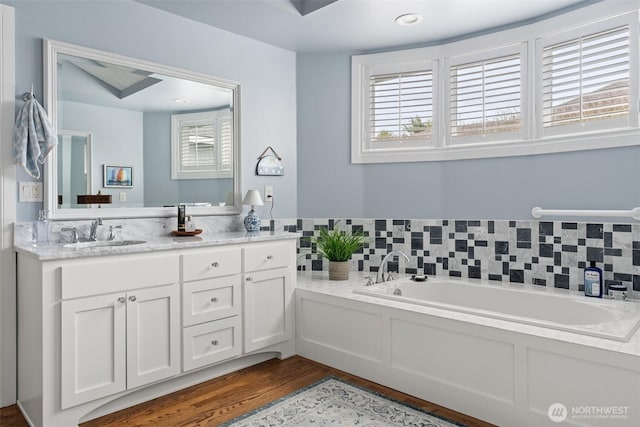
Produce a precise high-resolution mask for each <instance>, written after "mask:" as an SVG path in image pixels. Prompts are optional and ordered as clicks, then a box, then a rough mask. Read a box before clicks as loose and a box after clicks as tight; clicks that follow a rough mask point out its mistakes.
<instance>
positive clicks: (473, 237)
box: [263, 218, 640, 299]
mask: <svg viewBox="0 0 640 427" xmlns="http://www.w3.org/2000/svg"><path fill="white" fill-rule="evenodd" d="M335 226H338V227H340V229H341V230H348V231H362V232H364V233H365V235H367V236H369V242H368V244H367V245H365V247H364V248H363V250H362V251H360V252H359V253H356V254H354V255H353V257H352V259H351V261H350V262H351V269H352V270H354V271H355V270H357V271H367V272H375V271H377V268H378V266H379V264H380V261H381V260H382V258H383V257H384V255H386V254H387V253H388V252H389V251H391V250H401V251H402V252H404V253H406V254H407V255H409V257H410V259H411V262H410V263H408V264H407V265H405V262H404V261H402V262H399V261H398V259H396V260H395V262H392V263H391V264H390V268H391V270H392V271H393V270H396V271H398V270H399V271H401V272H402V273H406V274H416V273H418V274H422V273H423V272H424V273H425V274H428V275H436V276H451V277H464V278H477V279H486V280H495V281H504V282H515V283H527V284H534V285H539V286H553V287H556V288H565V289H571V290H576V291H578V290H579V291H582V290H583V270H584V268H585V267H586V266H588V265H589V261H591V260H594V261H596V265H597V266H598V267H600V268H601V269H602V271H603V273H604V280H605V289H607V288H608V286H609V285H610V284H612V283H622V284H625V285H627V289H629V291H631V292H630V294H631V295H630V297H632V298H636V299H638V298H640V224H612V223H597V222H593V223H591V222H560V221H553V222H551V221H504V220H500V221H493V220H446V219H444V220H443V219H433V220H432V219H428V220H426V219H355V218H354V219H351V218H341V219H318V218H314V219H291V220H274V221H271V222H270V225H269V226H268V227H263V229H264V230H269V229H271V230H275V231H291V232H296V231H297V232H301V233H302V234H303V236H305V237H306V238H308V237H310V236H313V235H314V233H316V232H317V230H319V229H320V227H329V228H330V229H332V228H333V227H335ZM306 238H302V239H301V241H300V243H299V248H298V252H299V253H298V269H299V270H327V268H328V261H326V260H324V259H322V257H320V256H319V255H318V254H317V253H316V252H315V250H316V248H315V247H314V246H315V245H312V244H311V243H310V242H309V241H308V239H306Z"/></svg>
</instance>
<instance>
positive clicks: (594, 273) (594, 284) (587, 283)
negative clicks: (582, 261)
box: [584, 261, 602, 298]
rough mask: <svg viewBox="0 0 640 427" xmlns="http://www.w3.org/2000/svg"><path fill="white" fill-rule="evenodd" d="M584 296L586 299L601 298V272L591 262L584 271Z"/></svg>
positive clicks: (593, 262)
mask: <svg viewBox="0 0 640 427" xmlns="http://www.w3.org/2000/svg"><path fill="white" fill-rule="evenodd" d="M584 294H585V295H586V296H588V297H596V298H602V270H600V269H599V268H598V267H596V262H595V261H591V262H590V265H589V267H587V268H585V269H584Z"/></svg>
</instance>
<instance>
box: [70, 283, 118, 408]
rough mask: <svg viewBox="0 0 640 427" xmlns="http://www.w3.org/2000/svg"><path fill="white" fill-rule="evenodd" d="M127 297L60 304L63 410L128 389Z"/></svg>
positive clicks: (102, 296) (106, 296) (79, 300)
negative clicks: (126, 354) (126, 362)
mask: <svg viewBox="0 0 640 427" xmlns="http://www.w3.org/2000/svg"><path fill="white" fill-rule="evenodd" d="M125 301H126V299H125V294H124V293H118V294H110V295H101V296H96V297H88V298H81V299H75V300H69V301H62V303H61V311H62V318H61V329H62V330H61V339H62V343H61V355H62V358H61V361H62V363H61V386H62V387H61V388H62V390H61V392H62V393H61V405H62V409H65V408H69V407H71V406H74V405H78V404H80V403H83V402H88V401H90V400H95V399H98V398H100V397H104V396H108V395H110V394H114V393H117V392H119V391H123V390H125V388H126V368H125V351H126V347H125V345H126V329H125V328H126V327H125V320H126V319H125V316H126V303H125Z"/></svg>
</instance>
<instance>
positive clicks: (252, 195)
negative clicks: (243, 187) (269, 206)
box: [242, 190, 264, 206]
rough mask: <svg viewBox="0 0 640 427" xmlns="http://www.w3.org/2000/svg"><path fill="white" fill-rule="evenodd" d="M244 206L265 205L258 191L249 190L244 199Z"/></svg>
mask: <svg viewBox="0 0 640 427" xmlns="http://www.w3.org/2000/svg"><path fill="white" fill-rule="evenodd" d="M242 204H243V205H252V206H262V205H264V203H263V202H262V197H260V193H259V192H258V190H248V191H247V194H245V196H244V199H242Z"/></svg>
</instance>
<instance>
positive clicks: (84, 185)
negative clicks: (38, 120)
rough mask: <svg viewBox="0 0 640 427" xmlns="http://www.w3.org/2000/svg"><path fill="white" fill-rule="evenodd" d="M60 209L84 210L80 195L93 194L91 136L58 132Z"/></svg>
mask: <svg viewBox="0 0 640 427" xmlns="http://www.w3.org/2000/svg"><path fill="white" fill-rule="evenodd" d="M56 149H57V150H58V156H57V158H58V194H57V197H58V207H61V208H64V209H69V208H83V207H87V205H81V204H78V200H77V197H72V196H73V195H78V194H91V193H92V191H93V185H92V184H93V173H92V167H93V166H92V162H91V134H90V133H89V132H74V131H68V130H58V147H57V148H56Z"/></svg>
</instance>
